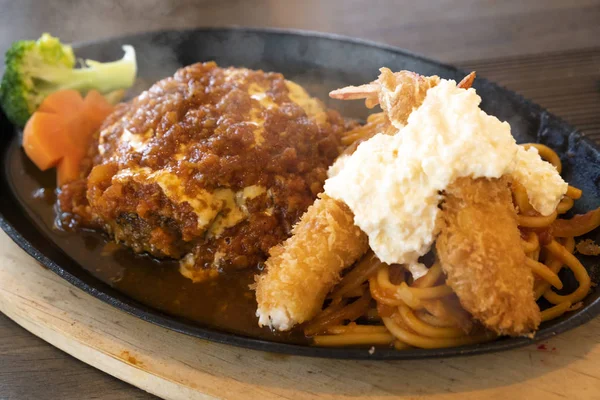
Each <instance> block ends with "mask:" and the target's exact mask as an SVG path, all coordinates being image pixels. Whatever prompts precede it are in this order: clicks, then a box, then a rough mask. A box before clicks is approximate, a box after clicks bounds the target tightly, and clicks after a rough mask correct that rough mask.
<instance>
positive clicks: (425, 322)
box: [305, 113, 600, 349]
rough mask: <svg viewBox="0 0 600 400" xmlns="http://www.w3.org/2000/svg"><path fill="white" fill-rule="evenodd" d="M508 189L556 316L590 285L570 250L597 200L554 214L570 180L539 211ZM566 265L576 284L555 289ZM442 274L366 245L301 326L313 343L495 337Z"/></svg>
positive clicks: (437, 343)
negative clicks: (549, 209) (555, 200)
mask: <svg viewBox="0 0 600 400" xmlns="http://www.w3.org/2000/svg"><path fill="white" fill-rule="evenodd" d="M386 122H387V121H386V120H385V117H384V116H383V115H382V113H380V114H375V115H374V116H372V117H370V118H369V121H368V123H367V125H365V126H364V127H361V128H357V130H354V131H351V132H350V133H349V134H348V136H347V139H346V144H349V145H351V144H354V143H356V142H357V141H363V140H366V139H368V138H370V137H371V136H373V134H372V132H373V131H377V129H373V128H374V127H375V126H377V127H378V128H381V127H382V126H384V125H385V124H386ZM524 146H525V147H535V148H537V150H538V151H539V153H540V155H541V157H542V158H543V159H545V160H546V161H548V162H550V163H551V164H553V165H554V166H555V167H556V169H557V170H558V171H559V172H560V170H561V169H562V165H561V162H560V158H559V157H558V155H557V154H556V153H555V152H554V151H553V150H552V149H550V148H549V147H547V146H544V145H540V144H526V145H524ZM512 191H513V200H514V203H515V206H516V208H517V210H518V215H517V221H518V224H519V228H520V230H521V237H522V246H523V250H524V251H525V253H526V255H527V260H526V264H527V266H528V267H530V268H531V270H532V272H533V274H534V276H535V283H534V293H535V296H536V299H539V298H541V297H543V298H544V299H546V300H547V301H548V302H549V303H550V304H551V306H550V307H548V308H546V309H545V310H543V311H542V321H548V320H551V319H554V318H558V317H560V316H561V315H563V314H564V313H565V312H567V311H569V310H570V309H572V307H573V305H574V304H577V303H578V302H580V301H581V300H582V299H583V298H584V297H585V296H586V295H587V294H588V292H589V290H590V287H591V280H590V277H589V274H588V272H587V271H586V269H585V267H584V266H583V265H582V264H581V262H579V260H578V259H577V258H576V257H575V256H574V255H573V251H574V248H575V240H574V237H576V236H580V235H582V234H585V233H587V232H590V231H592V230H593V229H596V228H597V227H598V226H600V208H599V209H596V210H593V211H590V212H588V213H587V214H583V215H577V216H575V217H573V218H571V219H562V218H560V216H561V215H562V214H565V213H566V212H567V211H569V210H570V209H571V208H572V207H573V204H574V200H577V199H579V198H580V197H581V195H582V193H581V190H579V189H577V188H574V187H572V186H569V188H568V190H567V193H566V195H565V197H564V198H563V200H562V201H561V202H560V203H559V205H558V206H557V208H556V210H555V212H554V213H552V214H551V215H549V216H541V215H540V214H538V213H536V212H535V211H534V210H533V207H532V206H531V205H530V204H529V201H528V199H527V193H526V188H524V187H523V186H522V185H520V184H518V183H514V184H513V185H512ZM565 267H566V268H568V269H570V270H571V271H572V273H573V275H574V277H575V279H576V280H577V282H578V287H577V289H576V290H575V291H573V292H572V293H570V294H567V295H561V294H558V293H556V292H555V291H554V288H556V289H561V288H562V287H563V286H564V283H563V282H562V280H561V278H560V276H559V272H560V271H561V270H562V269H563V268H565ZM445 279H446V278H445V276H444V273H443V271H442V269H441V267H440V264H439V262H438V261H437V260H435V261H434V262H433V263H431V265H430V267H429V269H428V272H427V274H426V275H424V276H422V277H421V278H419V279H417V280H412V278H411V275H410V274H409V273H408V271H406V269H405V268H404V267H403V266H401V265H387V264H385V263H382V262H380V261H379V260H378V259H377V257H375V255H374V254H373V253H372V252H369V253H368V254H367V255H365V256H364V257H363V258H362V259H361V260H360V261H359V262H357V263H356V264H355V266H354V267H351V268H350V269H349V271H348V272H347V273H346V274H345V275H344V277H343V278H342V280H341V282H340V283H339V284H338V285H337V286H336V287H335V288H334V289H333V290H332V292H331V295H330V297H329V300H328V302H329V303H328V305H327V307H325V308H324V309H323V311H321V313H320V314H319V315H317V316H316V317H315V318H314V319H313V320H312V321H311V322H310V323H309V324H308V325H306V327H305V333H306V335H307V336H313V340H314V344H315V345H319V346H356V345H393V346H394V347H395V348H396V349H406V348H411V347H418V348H442V347H452V346H462V345H467V344H474V343H481V342H485V341H490V340H493V339H494V338H496V337H497V336H496V335H495V334H494V333H492V332H490V331H487V330H486V329H485V328H483V327H482V326H481V325H480V324H478V323H477V322H476V321H473V320H472V318H471V317H470V315H468V313H466V311H465V310H464V309H462V307H461V306H460V303H459V301H458V298H457V297H456V295H455V294H454V293H453V291H452V289H451V288H450V287H449V286H447V285H446V284H445Z"/></svg>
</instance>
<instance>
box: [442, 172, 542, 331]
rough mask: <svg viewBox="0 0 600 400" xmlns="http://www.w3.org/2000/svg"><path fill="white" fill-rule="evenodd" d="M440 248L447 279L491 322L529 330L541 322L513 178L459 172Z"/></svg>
mask: <svg viewBox="0 0 600 400" xmlns="http://www.w3.org/2000/svg"><path fill="white" fill-rule="evenodd" d="M440 219H441V222H442V228H441V232H440V234H439V236H438V238H437V242H436V250H437V255H438V257H439V259H440V263H441V266H442V269H443V270H444V272H445V273H446V274H447V276H448V278H447V280H446V283H447V284H448V285H449V286H450V287H451V288H452V289H453V290H454V292H455V293H456V294H457V295H458V298H459V299H460V303H461V304H462V306H463V307H464V309H465V310H467V311H468V312H470V313H471V314H472V315H473V316H474V317H475V318H476V319H478V320H479V321H481V322H482V323H483V324H484V325H485V326H486V327H487V328H489V329H491V330H493V331H495V332H497V333H500V334H506V335H512V336H519V335H527V334H530V333H532V332H533V331H535V329H537V327H538V325H539V323H540V318H541V316H540V309H539V307H538V305H537V304H536V302H535V299H534V294H533V273H532V272H531V269H530V268H529V267H528V266H527V265H526V263H525V259H526V255H525V252H524V251H523V249H522V247H521V238H520V234H519V229H518V227H517V220H516V212H515V209H514V206H513V203H512V197H511V191H510V188H509V180H508V178H506V177H503V178H501V179H486V178H480V179H472V178H460V179H458V180H456V181H455V182H454V183H453V184H451V185H450V186H448V188H447V190H446V195H445V201H444V203H443V205H442V212H441V213H440Z"/></svg>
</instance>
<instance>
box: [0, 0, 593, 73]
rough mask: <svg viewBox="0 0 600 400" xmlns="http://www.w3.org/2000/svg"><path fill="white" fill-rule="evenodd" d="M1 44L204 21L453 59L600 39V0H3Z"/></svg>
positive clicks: (558, 47) (540, 50) (91, 37)
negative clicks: (356, 40) (318, 34)
mask: <svg viewBox="0 0 600 400" xmlns="http://www.w3.org/2000/svg"><path fill="white" fill-rule="evenodd" d="M0 10H2V12H0V50H1V53H4V49H5V48H7V47H8V45H9V44H10V43H11V42H12V41H13V40H18V39H22V38H31V39H33V38H37V37H39V36H40V34H41V33H42V32H45V31H48V32H52V33H53V34H55V35H58V36H59V37H61V38H63V39H64V40H66V41H83V40H95V39H99V38H105V37H110V36H117V35H121V34H124V33H133V32H141V31H147V30H157V29H165V28H175V29H181V28H190V27H197V26H225V25H245V26H269V27H278V28H295V29H308V30H316V31H322V32H332V33H340V34H344V35H349V36H355V37H360V38H365V39H370V40H375V41H379V42H385V43H389V44H392V45H394V46H398V47H403V48H406V49H409V50H412V51H415V52H418V53H422V54H424V55H427V56H429V57H433V58H436V59H440V60H442V61H447V62H458V61H463V60H481V59H487V58H496V57H506V56H514V55H524V54H542V53H546V52H557V51H563V50H573V49H583V48H588V47H592V46H597V45H598V38H599V37H600V23H598V21H600V0H543V1H538V0H503V1H489V0H488V1H477V0H475V1H474V0H437V1H398V0H302V1H299V0H252V1H244V0H169V1H164V0H143V1H139V0H103V1H91V0H52V1H40V0H18V1H14V0H0Z"/></svg>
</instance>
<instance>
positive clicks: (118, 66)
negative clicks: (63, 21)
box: [0, 33, 137, 126]
mask: <svg viewBox="0 0 600 400" xmlns="http://www.w3.org/2000/svg"><path fill="white" fill-rule="evenodd" d="M123 50H124V51H125V55H124V56H123V58H122V59H121V60H118V61H113V62H108V63H101V62H98V61H93V60H83V61H82V65H83V66H82V67H81V68H74V67H75V56H74V54H73V49H72V48H71V46H69V45H64V44H62V43H61V42H60V40H59V39H57V38H55V37H52V36H50V35H49V34H47V33H44V34H43V35H42V37H40V38H39V39H38V40H37V41H33V40H21V41H18V42H14V43H13V44H12V46H11V47H10V48H9V49H8V51H7V52H6V60H5V67H6V68H5V71H4V76H3V77H2V82H1V83H0V106H2V108H3V109H4V112H5V113H6V116H7V117H8V119H9V120H10V121H11V122H12V123H13V124H15V125H17V126H24V125H25V123H26V122H27V120H28V119H29V117H30V116H31V114H33V112H34V111H35V110H36V109H37V108H38V107H39V105H40V104H41V102H42V100H44V98H45V97H46V96H48V95H49V94H50V93H53V92H56V91H58V90H62V89H75V90H78V91H80V92H81V93H82V94H85V93H86V92H88V91H89V90H92V89H95V90H97V91H99V92H100V93H102V94H106V93H109V92H112V91H115V90H118V89H126V88H129V87H131V86H132V85H133V82H134V80H135V75H136V72H137V64H136V59H135V50H134V49H133V47H132V46H123Z"/></svg>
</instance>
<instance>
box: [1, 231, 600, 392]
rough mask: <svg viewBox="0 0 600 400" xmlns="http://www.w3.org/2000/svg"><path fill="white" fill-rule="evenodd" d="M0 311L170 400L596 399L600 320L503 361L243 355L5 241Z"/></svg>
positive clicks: (508, 355) (90, 361)
mask: <svg viewBox="0 0 600 400" xmlns="http://www.w3.org/2000/svg"><path fill="white" fill-rule="evenodd" d="M0 311H2V312H3V313H5V314H6V315H7V316H9V317H10V318H11V319H13V320H14V321H16V322H17V323H18V324H20V325H21V326H23V327H24V328H25V329H27V330H29V331H30V332H32V333H33V334H35V335H37V336H39V337H41V338H42V339H44V340H46V341H47V342H49V343H51V344H52V345H54V346H56V347H58V348H59V349H61V350H63V351H65V352H67V353H69V354H71V355H72V356H73V357H76V358H78V359H80V360H82V361H84V362H86V363H88V364H90V365H92V366H94V367H96V368H98V369H100V370H102V371H104V372H106V373H108V374H110V375H113V376H115V377H117V378H119V379H122V380H124V381H126V382H129V383H131V384H132V385H135V386H137V387H139V388H141V389H144V390H146V391H148V392H150V393H153V394H155V395H157V396H160V397H163V398H165V399H213V398H223V399H265V400H267V399H350V398H352V399H358V398H360V399H383V398H386V399H387V398H390V397H391V396H396V397H398V398H409V399H419V398H424V397H427V398H428V399H482V398H486V399H501V400H505V399H521V398H523V399H544V400H550V399H559V398H568V399H598V398H600V344H599V343H598V342H599V339H600V319H598V318H596V319H595V320H593V321H591V322H589V323H588V324H586V325H584V326H582V327H579V328H576V329H574V330H572V331H570V332H567V333H565V334H563V335H560V336H558V337H555V338H553V339H552V340H550V341H548V342H545V343H542V344H538V345H533V346H529V347H526V348H522V349H517V350H512V351H508V352H503V353H497V354H488V355H482V356H474V357H469V358H454V359H443V360H418V361H396V362H382V361H338V360H328V359H312V358H305V357H294V356H282V355H277V354H271V353H265V352H259V351H253V350H245V349H240V348H237V347H232V346H227V345H221V344H216V343H212V342H208V341H204V340H199V339H195V338H192V337H189V336H186V335H182V334H179V333H176V332H173V331H169V330H167V329H164V328H160V327H158V326H155V325H152V324H150V323H147V322H144V321H142V320H140V319H138V318H135V317H133V316H130V315H128V314H126V313H124V312H121V311H119V310H117V309H115V308H113V307H111V306H109V305H107V304H104V303H103V302H101V301H100V300H97V299H95V298H93V297H92V296H90V295H88V294H86V293H84V292H83V291H81V290H79V289H77V288H75V287H73V286H72V285H70V284H69V283H67V282H66V281H64V280H63V279H61V278H60V277H58V276H56V275H55V274H54V273H52V272H51V271H49V270H47V269H45V268H44V267H42V266H40V265H39V264H38V263H37V262H36V261H35V260H34V259H32V258H31V257H29V256H28V255H27V254H26V253H25V252H23V251H22V250H21V249H20V248H19V247H18V246H17V245H16V244H14V243H13V242H12V241H11V240H10V239H9V238H8V237H7V236H6V234H5V233H4V232H0Z"/></svg>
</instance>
